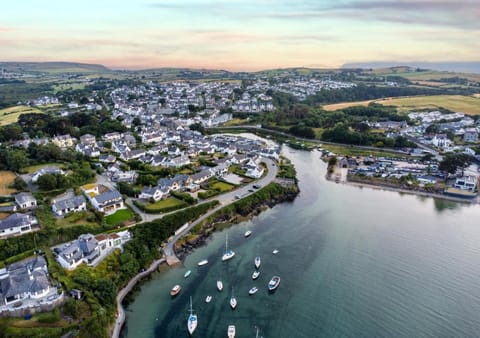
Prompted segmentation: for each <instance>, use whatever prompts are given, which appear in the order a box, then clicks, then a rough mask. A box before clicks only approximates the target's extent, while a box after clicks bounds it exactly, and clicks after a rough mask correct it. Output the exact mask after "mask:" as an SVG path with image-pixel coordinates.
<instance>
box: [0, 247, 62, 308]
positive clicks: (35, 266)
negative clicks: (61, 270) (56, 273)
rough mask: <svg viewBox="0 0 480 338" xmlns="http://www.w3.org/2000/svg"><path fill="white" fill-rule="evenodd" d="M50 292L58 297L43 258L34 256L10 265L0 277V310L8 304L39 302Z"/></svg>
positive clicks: (18, 304) (19, 304)
mask: <svg viewBox="0 0 480 338" xmlns="http://www.w3.org/2000/svg"><path fill="white" fill-rule="evenodd" d="M51 291H52V292H53V294H55V295H58V292H57V289H56V288H53V287H52V285H51V283H50V280H49V278H48V269H47V262H46V260H45V258H44V257H42V256H36V257H34V258H30V259H28V260H25V261H22V262H17V263H14V264H11V265H9V266H8V267H7V269H6V271H5V273H4V274H2V275H1V277H0V309H2V308H3V307H5V306H8V305H10V304H15V305H16V306H21V304H22V302H23V301H26V300H28V299H33V300H37V301H39V300H40V299H42V298H44V297H46V296H47V295H50V294H51V293H52V292H51Z"/></svg>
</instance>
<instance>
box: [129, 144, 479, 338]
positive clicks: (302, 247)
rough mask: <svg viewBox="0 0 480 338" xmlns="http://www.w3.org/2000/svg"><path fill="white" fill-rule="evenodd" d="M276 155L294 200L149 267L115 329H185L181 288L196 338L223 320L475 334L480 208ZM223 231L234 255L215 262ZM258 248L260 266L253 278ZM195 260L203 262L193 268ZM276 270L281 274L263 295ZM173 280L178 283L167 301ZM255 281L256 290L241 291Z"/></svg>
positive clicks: (399, 333)
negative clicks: (352, 180)
mask: <svg viewBox="0 0 480 338" xmlns="http://www.w3.org/2000/svg"><path fill="white" fill-rule="evenodd" d="M284 153H285V154H286V156H287V157H289V158H290V159H291V160H292V161H293V162H294V164H295V167H296V169H297V174H298V178H299V185H300V189H301V193H300V194H299V196H298V197H297V199H296V200H295V201H294V202H292V203H284V204H280V205H277V206H275V207H274V208H272V209H271V210H268V211H266V212H263V213H261V214H260V215H259V216H258V217H255V218H254V219H253V220H252V221H250V222H244V223H241V224H238V225H234V226H232V227H230V228H227V229H225V230H223V231H220V232H217V233H215V234H214V235H213V236H211V237H210V238H209V240H208V241H207V242H206V243H205V245H204V246H202V247H200V248H198V249H196V250H195V251H194V252H193V253H192V254H191V255H189V256H188V257H187V258H186V260H185V262H184V266H179V267H175V268H167V267H162V269H161V271H160V272H159V273H155V274H153V275H152V278H151V279H150V280H148V281H145V282H144V283H142V284H141V290H140V292H137V293H136V294H134V296H135V298H134V301H133V302H132V303H131V304H130V305H129V306H128V307H127V311H126V313H127V321H126V325H125V328H124V329H123V332H122V336H123V337H128V338H143V337H188V332H187V318H188V308H189V301H190V296H191V297H192V299H193V308H194V310H195V312H196V313H197V315H198V328H197V330H196V331H195V333H194V337H227V327H228V325H230V324H234V325H235V326H236V331H237V335H236V337H255V333H256V331H255V327H258V328H259V333H260V336H263V337H276V338H279V337H288V338H290V337H292V338H295V337H478V336H480V206H478V205H477V206H471V205H466V204H458V203H453V202H447V201H442V200H435V199H432V198H425V197H418V196H414V195H405V194H403V195H402V194H399V193H396V192H389V191H379V190H372V189H368V188H358V187H351V186H348V185H342V184H335V183H333V182H328V181H326V180H325V178H324V175H325V172H326V167H325V164H324V163H323V162H322V161H321V160H320V153H319V152H316V151H313V152H302V151H293V150H291V149H289V148H284ZM246 230H252V232H253V233H252V235H251V236H250V237H249V238H244V236H243V234H244V233H245V231H246ZM227 234H228V243H229V248H231V249H232V250H233V251H235V252H236V256H235V257H234V258H233V259H232V260H230V261H228V262H222V261H221V255H222V253H223V250H224V246H225V237H226V235H227ZM274 249H278V250H279V253H278V254H277V255H273V254H272V251H273V250H274ZM255 256H260V257H261V259H262V265H261V267H260V271H261V274H260V277H259V278H258V279H257V280H256V281H253V280H252V279H251V275H252V272H253V271H254V258H255ZM202 259H208V261H209V264H208V265H206V266H203V267H197V263H198V262H199V261H201V260H202ZM187 270H192V274H191V275H190V277H188V278H187V279H185V278H183V275H184V273H185V271H187ZM273 275H278V276H280V277H281V278H282V281H281V284H280V286H279V288H278V289H277V290H276V292H275V293H268V291H267V287H266V286H267V283H268V281H269V280H270V278H271V277H272V276H273ZM217 279H221V280H222V281H223V284H224V290H223V291H222V292H218V291H217V290H216V281H217ZM175 284H180V285H181V286H182V291H181V293H180V294H179V295H178V296H177V297H176V298H174V299H171V297H170V295H169V291H170V289H171V288H172V287H173V285H175ZM252 286H257V287H258V288H259V291H258V292H257V293H256V294H255V295H253V296H249V295H248V290H249V289H250V288H251V287H252ZM232 288H233V293H234V295H235V297H236V298H237V301H238V306H237V308H236V310H231V308H230V306H229V299H230V296H231V294H232ZM207 295H212V296H213V300H212V302H211V303H208V304H207V303H205V297H206V296H207Z"/></svg>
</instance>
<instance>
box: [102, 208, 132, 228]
mask: <svg viewBox="0 0 480 338" xmlns="http://www.w3.org/2000/svg"><path fill="white" fill-rule="evenodd" d="M132 218H133V214H132V212H131V211H130V210H129V209H121V210H118V211H117V212H116V213H114V214H112V215H108V216H107V217H105V220H106V222H107V224H109V225H117V224H120V223H122V222H125V221H128V220H130V219H132Z"/></svg>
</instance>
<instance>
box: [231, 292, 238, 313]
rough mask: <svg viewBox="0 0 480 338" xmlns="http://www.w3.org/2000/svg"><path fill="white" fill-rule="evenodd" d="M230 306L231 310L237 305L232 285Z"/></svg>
mask: <svg viewBox="0 0 480 338" xmlns="http://www.w3.org/2000/svg"><path fill="white" fill-rule="evenodd" d="M230 307H231V308H232V310H235V308H236V307H237V299H236V298H235V296H234V295H233V287H232V297H230Z"/></svg>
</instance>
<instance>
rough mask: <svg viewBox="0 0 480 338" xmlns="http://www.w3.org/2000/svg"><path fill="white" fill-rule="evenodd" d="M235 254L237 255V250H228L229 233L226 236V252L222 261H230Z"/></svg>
mask: <svg viewBox="0 0 480 338" xmlns="http://www.w3.org/2000/svg"><path fill="white" fill-rule="evenodd" d="M233 256H235V252H233V251H232V250H228V235H227V236H226V238H225V252H224V253H223V256H222V261H228V260H229V259H232V258H233Z"/></svg>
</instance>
